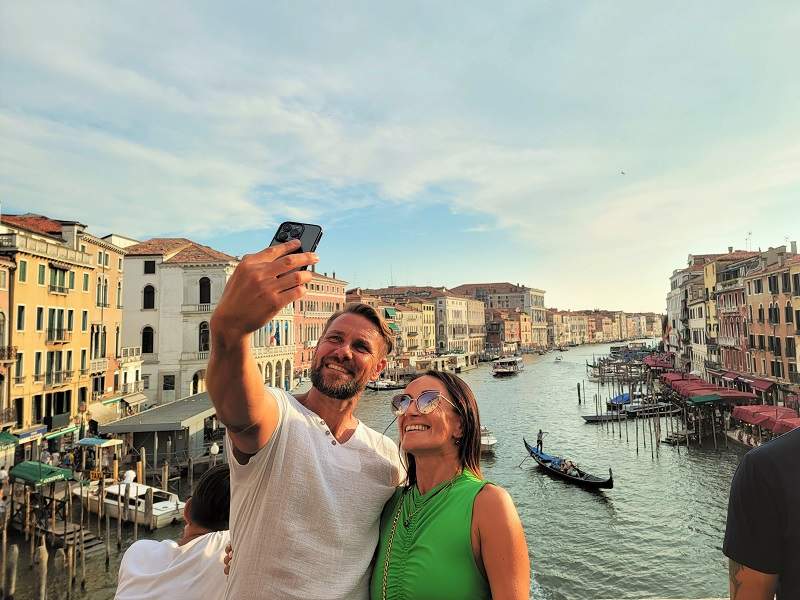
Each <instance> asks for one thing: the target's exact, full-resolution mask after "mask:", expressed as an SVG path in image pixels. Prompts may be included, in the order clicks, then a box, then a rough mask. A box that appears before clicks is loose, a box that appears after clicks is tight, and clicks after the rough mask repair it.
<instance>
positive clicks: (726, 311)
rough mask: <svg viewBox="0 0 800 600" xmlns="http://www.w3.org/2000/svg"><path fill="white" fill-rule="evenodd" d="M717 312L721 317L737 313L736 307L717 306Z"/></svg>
mask: <svg viewBox="0 0 800 600" xmlns="http://www.w3.org/2000/svg"><path fill="white" fill-rule="evenodd" d="M717 312H718V313H719V314H721V315H735V314H737V313H738V312H739V307H738V306H717Z"/></svg>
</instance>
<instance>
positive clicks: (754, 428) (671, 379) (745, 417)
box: [659, 371, 800, 447]
mask: <svg viewBox="0 0 800 600" xmlns="http://www.w3.org/2000/svg"><path fill="white" fill-rule="evenodd" d="M659 379H660V381H661V383H662V385H663V388H662V390H663V392H662V393H663V394H664V395H665V396H666V399H668V400H669V401H671V402H673V403H675V404H677V405H678V406H681V407H682V408H683V413H684V415H683V416H684V421H685V424H686V429H685V431H684V435H685V437H686V440H687V443H688V440H689V439H694V440H697V441H698V443H700V444H701V445H702V439H703V437H704V436H705V437H708V436H709V435H710V436H712V437H713V438H714V445H715V447H716V445H717V433H718V432H719V433H721V434H722V435H724V436H725V443H726V444H727V441H728V439H731V440H735V441H737V442H739V443H742V444H744V445H747V446H751V447H754V446H758V445H760V444H762V443H764V442H765V441H768V440H770V439H772V438H773V437H775V436H777V435H780V434H782V433H786V432H787V431H791V430H792V429H794V428H796V427H800V415H798V411H797V410H796V409H795V408H791V406H775V405H770V404H762V403H761V402H762V399H761V398H759V397H758V396H757V395H756V394H755V393H754V392H750V391H744V390H741V389H738V388H734V387H723V386H719V385H716V384H714V383H711V382H708V381H705V380H704V379H702V378H700V377H698V376H697V375H691V374H687V373H681V372H676V371H671V372H667V373H663V374H662V375H661V376H660V378H659ZM756 402H757V404H756ZM787 403H788V402H787ZM793 405H794V406H796V403H793Z"/></svg>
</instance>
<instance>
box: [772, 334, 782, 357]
mask: <svg viewBox="0 0 800 600" xmlns="http://www.w3.org/2000/svg"><path fill="white" fill-rule="evenodd" d="M774 352H775V356H780V355H781V338H779V337H776V338H775V349H774Z"/></svg>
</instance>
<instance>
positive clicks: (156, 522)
mask: <svg viewBox="0 0 800 600" xmlns="http://www.w3.org/2000/svg"><path fill="white" fill-rule="evenodd" d="M129 486H130V492H129V491H128V487H129ZM150 489H151V490H153V517H152V520H151V522H149V523H148V522H147V506H146V499H147V490H150ZM81 492H82V493H83V495H81ZM99 492H100V487H99V486H98V485H97V482H94V481H93V482H92V483H91V484H89V485H84V486H83V488H81V486H79V485H78V486H75V487H73V488H72V494H73V496H75V497H77V498H80V501H81V502H82V503H83V505H84V507H86V509H87V510H88V511H89V512H91V513H95V514H97V507H98V506H99V501H100V499H99V497H98V496H99ZM120 493H121V494H122V501H121V502H120V501H119V495H120ZM129 494H130V500H128V495H129ZM102 500H103V506H104V508H103V510H104V512H105V513H108V516H109V517H110V518H111V519H112V520H114V519H116V518H117V515H118V514H119V508H120V507H121V508H122V520H123V521H125V522H128V523H133V519H134V515H135V517H136V521H137V523H139V525H143V526H144V527H147V528H149V529H159V528H161V527H166V526H167V525H172V524H174V523H177V522H178V521H183V507H184V506H185V503H184V502H181V501H180V499H179V498H178V495H177V494H173V493H172V492H167V491H165V490H162V489H159V488H156V487H152V486H149V485H144V484H142V483H111V484H109V485H106V486H105V487H104V488H103V499H102ZM126 504H127V510H126Z"/></svg>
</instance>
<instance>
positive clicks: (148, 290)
mask: <svg viewBox="0 0 800 600" xmlns="http://www.w3.org/2000/svg"><path fill="white" fill-rule="evenodd" d="M155 307H156V288H154V287H153V286H152V285H146V286H144V291H143V292H142V308H143V309H150V308H155Z"/></svg>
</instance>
